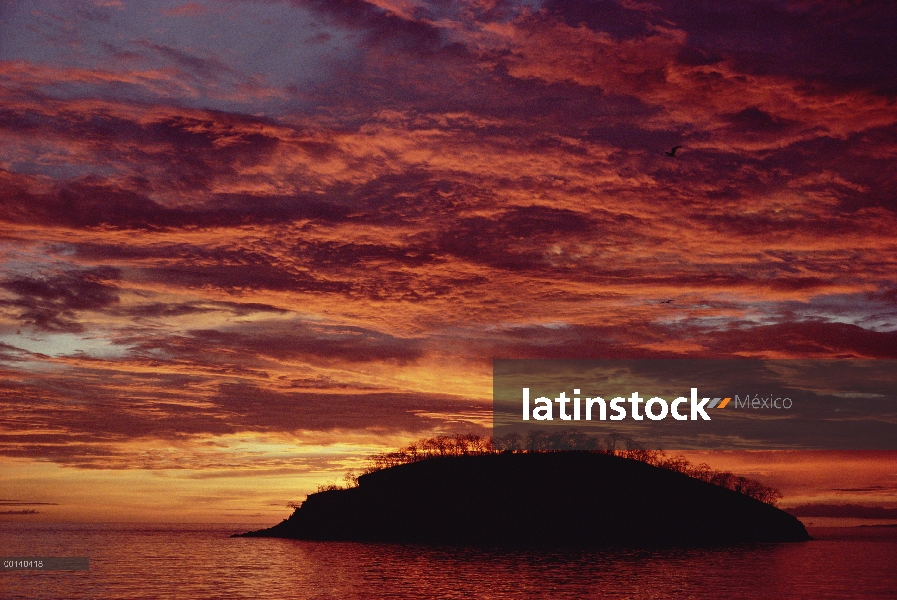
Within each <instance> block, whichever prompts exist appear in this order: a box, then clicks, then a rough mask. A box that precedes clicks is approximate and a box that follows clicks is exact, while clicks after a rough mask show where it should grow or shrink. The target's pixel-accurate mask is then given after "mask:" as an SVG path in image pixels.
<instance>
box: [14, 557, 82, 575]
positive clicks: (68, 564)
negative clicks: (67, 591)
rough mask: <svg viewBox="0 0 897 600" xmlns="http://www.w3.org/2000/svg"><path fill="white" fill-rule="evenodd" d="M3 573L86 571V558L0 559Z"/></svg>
mask: <svg viewBox="0 0 897 600" xmlns="http://www.w3.org/2000/svg"><path fill="white" fill-rule="evenodd" d="M0 569H2V570H3V571H87V570H89V569H90V558H89V557H87V556H12V557H2V558H0Z"/></svg>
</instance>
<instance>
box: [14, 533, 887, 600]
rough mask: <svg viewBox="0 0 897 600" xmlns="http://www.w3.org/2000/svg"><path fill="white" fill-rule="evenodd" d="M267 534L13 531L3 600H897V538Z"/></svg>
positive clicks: (836, 535)
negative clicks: (647, 543) (506, 546)
mask: <svg viewBox="0 0 897 600" xmlns="http://www.w3.org/2000/svg"><path fill="white" fill-rule="evenodd" d="M257 528H258V526H257V525H255V526H253V525H220V524H214V525H209V524H202V525H184V524H177V525H160V524H94V523H90V524H61V523H21V522H18V523H16V522H5V523H0V555H3V556H28V555H31V556H89V557H90V570H89V571H57V572H50V571H42V572H38V571H0V598H2V599H3V600H7V599H10V600H11V599H18V598H23V599H28V600H33V599H40V598H66V599H69V598H128V599H139V598H154V599H155V598H183V599H193V598H195V599H203V600H206V599H213V598H222V599H223V598H227V599H232V598H253V599H263V598H277V599H285V598H308V599H311V598H315V599H318V598H338V599H343V598H381V597H382V598H645V599H648V598H652V599H653V598H702V599H703V598H807V599H811V598H812V599H814V600H815V599H819V598H897V528H885V527H881V528H879V527H853V528H827V529H811V530H810V533H811V534H812V535H814V537H816V538H817V539H816V540H814V541H811V542H802V543H794V544H762V545H750V546H741V547H736V548H727V549H687V550H686V549H680V550H625V551H621V550H614V551H609V550H608V551H564V552H534V551H519V550H518V551H509V550H498V549H495V550H491V549H469V548H451V547H428V546H416V545H396V544H361V543H343V542H303V541H295V540H279V539H263V538H230V537H228V536H229V535H230V534H231V533H235V532H242V531H246V530H249V529H257Z"/></svg>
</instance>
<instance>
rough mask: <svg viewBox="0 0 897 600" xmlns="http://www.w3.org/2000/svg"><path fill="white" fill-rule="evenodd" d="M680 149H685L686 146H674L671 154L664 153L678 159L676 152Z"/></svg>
mask: <svg viewBox="0 0 897 600" xmlns="http://www.w3.org/2000/svg"><path fill="white" fill-rule="evenodd" d="M679 148H685V146H673V149H672V150H670V151H669V152H664V154H666V155H667V156H672V157H673V158H676V150H678V149H679Z"/></svg>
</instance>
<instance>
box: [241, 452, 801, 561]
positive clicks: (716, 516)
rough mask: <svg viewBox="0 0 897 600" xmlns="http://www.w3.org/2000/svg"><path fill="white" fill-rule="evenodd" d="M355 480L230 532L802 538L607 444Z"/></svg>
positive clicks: (411, 537) (373, 538)
mask: <svg viewBox="0 0 897 600" xmlns="http://www.w3.org/2000/svg"><path fill="white" fill-rule="evenodd" d="M381 456H389V455H381ZM686 464H687V463H686ZM740 479H741V480H742V481H750V480H746V479H744V478H740ZM355 481H357V484H355V485H352V486H351V487H347V488H338V487H337V486H327V487H322V488H321V490H322V491H319V492H318V493H314V494H310V495H309V496H308V498H307V499H306V500H305V501H304V502H302V503H301V504H299V505H297V506H296V508H295V510H294V512H293V514H292V515H291V516H290V517H289V518H288V519H285V520H284V521H282V522H281V523H279V524H277V525H275V526H273V527H270V528H268V529H262V530H259V531H252V532H248V533H244V534H238V535H239V536H243V537H281V538H292V539H301V540H333V541H335V540H340V541H362V542H400V543H420V544H449V545H476V546H524V547H657V546H719V545H732V544H742V543H757V542H796V541H805V540H809V539H811V538H810V536H809V535H808V534H807V531H806V529H805V528H804V526H803V524H802V523H801V522H800V521H799V520H798V519H797V518H795V517H794V516H792V515H790V514H788V513H786V512H784V511H782V510H779V509H778V508H776V507H775V506H773V505H772V504H771V503H769V502H763V501H761V500H758V499H757V498H754V497H751V496H750V495H746V494H745V493H742V492H740V491H736V490H733V489H727V487H723V486H722V485H717V484H714V483H711V482H709V481H704V480H701V479H699V478H696V477H694V476H690V475H688V474H687V473H686V472H680V470H673V469H671V468H668V467H667V468H665V467H663V466H656V465H653V464H648V462H646V461H645V460H636V459H635V458H627V457H625V456H620V455H618V453H613V452H606V451H605V452H598V451H582V450H579V451H563V450H562V451H526V450H521V451H511V450H505V451H495V450H491V449H490V450H489V451H482V452H477V453H468V454H463V455H441V456H439V455H437V456H425V457H423V458H418V459H415V460H410V461H407V462H404V463H402V462H400V463H399V464H394V465H393V466H387V467H385V468H378V469H371V470H369V472H367V473H365V474H362V475H360V476H359V477H358V478H357V480H355ZM355 481H353V482H352V483H353V484H354V483H355ZM754 495H756V494H754ZM773 501H774V500H773Z"/></svg>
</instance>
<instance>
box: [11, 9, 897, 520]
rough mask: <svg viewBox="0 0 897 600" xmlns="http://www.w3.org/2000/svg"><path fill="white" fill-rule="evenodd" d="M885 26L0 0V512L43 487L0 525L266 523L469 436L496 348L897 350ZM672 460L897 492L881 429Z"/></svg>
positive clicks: (756, 16) (835, 18)
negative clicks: (856, 447) (327, 491)
mask: <svg viewBox="0 0 897 600" xmlns="http://www.w3.org/2000/svg"><path fill="white" fill-rule="evenodd" d="M895 31H897V10H895V9H894V5H893V3H892V2H889V1H881V2H874V1H873V2H854V1H848V0H843V1H840V2H839V1H832V0H820V1H814V0H768V1H762V2H761V1H750V0H746V1H744V2H726V3H721V2H715V1H709V0H708V1H691V2H683V1H682V0H678V1H672V0H595V1H585V0H582V1H577V0H556V1H541V0H429V1H428V0H369V1H364V0H331V1H323V0H319V1H298V0H297V1H292V2H285V1H274V0H271V1H264V0H256V1H253V0H243V1H240V0H230V1H227V0H222V1H211V0H209V1H201V2H200V1H197V2H188V3H186V4H185V3H183V2H164V1H160V2H138V1H137V0H95V1H71V0H67V1H62V0H60V1H58V2H51V1H47V2H38V1H35V2H25V1H23V2H4V3H2V4H0V513H3V512H12V511H17V510H22V509H34V510H37V511H38V512H39V514H36V515H27V516H25V515H22V516H16V515H5V516H4V515H0V518H3V519H6V518H17V519H32V520H37V519H47V520H59V519H72V520H97V521H102V520H116V519H124V520H148V521H149V520H169V521H178V520H183V521H210V520H218V521H264V522H271V523H273V522H276V521H277V520H279V519H282V518H284V517H286V516H287V515H288V514H289V509H287V508H286V507H285V505H286V503H287V502H288V501H291V500H301V499H302V498H303V497H304V496H305V494H307V493H309V492H311V491H314V489H315V487H316V486H317V485H318V484H322V483H327V482H338V481H340V480H341V477H342V474H343V472H344V471H345V470H346V469H348V468H351V467H355V466H357V465H359V464H361V462H362V461H363V459H364V457H365V456H367V455H369V454H371V453H373V452H378V451H382V450H386V449H392V448H395V447H397V446H400V445H403V444H405V443H407V442H408V441H411V440H413V439H417V438H420V437H424V436H430V435H435V434H439V433H446V432H461V431H463V432H474V433H481V434H485V433H488V430H487V427H489V426H490V424H491V392H492V387H491V386H492V380H491V359H492V358H637V357H656V358H665V357H669V358H677V357H679V358H681V357H689V358H717V357H720V358H722V357H725V358H732V357H769V358H791V357H806V358H828V357H864V358H890V359H894V358H897V233H895V232H897V196H895V190H897V168H895V164H897V127H895V126H897V104H895V98H897V62H895V60H894V56H895V55H897V43H895V34H894V32H895ZM677 145H681V146H683V148H682V149H680V150H679V151H678V152H677V156H676V157H675V158H670V157H668V156H666V155H665V154H664V151H666V150H669V149H670V148H671V147H673V146H677ZM665 300H672V302H668V303H665V304H661V302H662V301H665ZM696 459H697V460H706V461H707V462H709V463H710V464H711V466H713V467H716V468H731V469H733V470H736V472H738V473H739V474H744V475H748V476H753V477H756V478H758V479H761V480H762V481H764V482H768V483H772V484H775V485H778V486H780V487H781V488H782V490H783V492H785V494H786V497H785V499H784V501H783V504H785V505H794V504H797V503H803V502H816V501H818V502H836V503H840V502H852V503H864V504H869V505H876V506H890V507H893V506H897V453H891V454H888V453H835V452H826V453H823V452H818V453H759V454H745V453H740V454H732V453H717V454H713V455H709V456H703V455H702V456H696ZM38 503H41V504H38Z"/></svg>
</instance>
